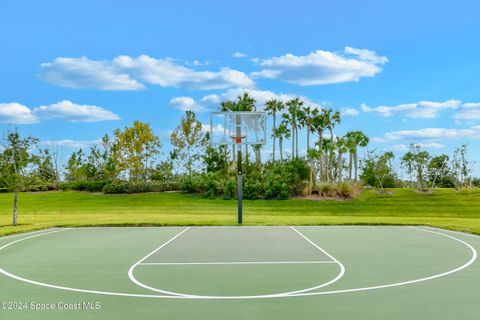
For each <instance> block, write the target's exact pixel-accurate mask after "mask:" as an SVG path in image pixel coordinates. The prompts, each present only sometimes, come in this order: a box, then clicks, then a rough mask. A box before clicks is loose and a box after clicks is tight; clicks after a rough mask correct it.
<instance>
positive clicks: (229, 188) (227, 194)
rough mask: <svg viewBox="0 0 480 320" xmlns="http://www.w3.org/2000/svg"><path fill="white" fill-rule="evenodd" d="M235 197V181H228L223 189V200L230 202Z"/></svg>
mask: <svg viewBox="0 0 480 320" xmlns="http://www.w3.org/2000/svg"><path fill="white" fill-rule="evenodd" d="M236 197H237V181H235V179H228V180H227V181H226V182H225V185H224V187H223V199H225V200H230V199H235V198H236Z"/></svg>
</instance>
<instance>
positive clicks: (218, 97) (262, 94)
mask: <svg viewBox="0 0 480 320" xmlns="http://www.w3.org/2000/svg"><path fill="white" fill-rule="evenodd" d="M244 92H247V93H248V94H249V95H250V96H251V97H253V98H254V99H255V100H256V103H255V104H256V106H257V107H258V110H257V111H260V110H263V108H264V106H265V102H267V101H268V100H271V99H276V100H279V101H282V102H287V101H288V100H291V99H293V98H295V97H297V96H296V95H292V94H283V93H279V94H277V93H274V92H272V91H268V90H255V89H247V88H243V89H240V88H237V89H229V90H227V91H226V92H224V93H220V94H209V95H206V96H204V97H203V98H201V99H200V101H196V100H194V99H193V98H190V97H179V98H173V99H172V100H174V99H180V98H181V99H182V102H183V105H189V106H191V107H194V108H196V109H197V110H196V111H199V112H204V111H208V110H219V109H220V103H221V102H222V101H226V100H237V97H239V96H242V95H243V93H244ZM300 99H302V100H303V101H304V105H305V106H312V107H314V108H320V106H319V104H317V103H315V102H313V101H311V100H310V99H308V98H306V97H300ZM172 100H170V105H171V106H172V107H174V108H177V109H181V110H192V109H182V108H179V107H178V105H179V104H177V101H172ZM172 102H173V103H172Z"/></svg>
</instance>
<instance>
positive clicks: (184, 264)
mask: <svg viewBox="0 0 480 320" xmlns="http://www.w3.org/2000/svg"><path fill="white" fill-rule="evenodd" d="M324 263H336V262H335V261H330V260H327V261H225V262H142V263H139V264H138V265H140V266H195V265H244V264H246V265H249V264H255V265H256V264H324Z"/></svg>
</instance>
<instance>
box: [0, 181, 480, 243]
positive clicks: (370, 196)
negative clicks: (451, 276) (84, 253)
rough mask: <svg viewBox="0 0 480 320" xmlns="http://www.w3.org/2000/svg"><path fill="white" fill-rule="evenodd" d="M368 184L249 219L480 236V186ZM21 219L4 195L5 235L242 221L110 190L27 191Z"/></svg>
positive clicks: (214, 205) (263, 204) (204, 207)
mask: <svg viewBox="0 0 480 320" xmlns="http://www.w3.org/2000/svg"><path fill="white" fill-rule="evenodd" d="M390 191H392V193H393V194H384V195H381V194H378V192H377V191H375V190H366V191H364V192H363V194H362V195H361V196H360V197H359V198H357V199H352V200H346V201H334V200H331V201H311V200H300V199H291V200H285V201H278V200H256V201H244V224H246V225H337V224H339V225H342V224H396V225H429V226H436V227H442V228H448V229H454V230H459V231H466V232H470V233H476V234H480V189H466V190H462V191H456V190H452V189H437V190H435V191H434V192H433V193H431V194H426V193H418V192H415V191H413V190H411V189H392V190H390ZM19 198H20V202H19V223H20V225H19V226H17V227H11V226H10V223H11V206H12V194H0V226H1V227H0V236H2V235H7V234H11V233H15V232H23V231H31V230H36V229H43V228H50V227H63V226H94V225H170V226H175V225H178V226H182V225H235V224H236V204H237V203H236V201H235V200H230V201H226V200H222V199H214V200H210V199H203V198H201V197H198V196H194V195H186V194H181V193H150V194H133V195H103V194H89V193H82V192H47V193H22V194H20V197H19Z"/></svg>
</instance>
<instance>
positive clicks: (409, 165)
mask: <svg viewBox="0 0 480 320" xmlns="http://www.w3.org/2000/svg"><path fill="white" fill-rule="evenodd" d="M414 158H415V157H414V155H413V152H410V151H409V152H407V153H405V154H404V155H403V157H402V165H403V166H404V167H405V171H407V174H408V176H409V180H410V187H411V188H413V174H414V171H415V167H414Z"/></svg>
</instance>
